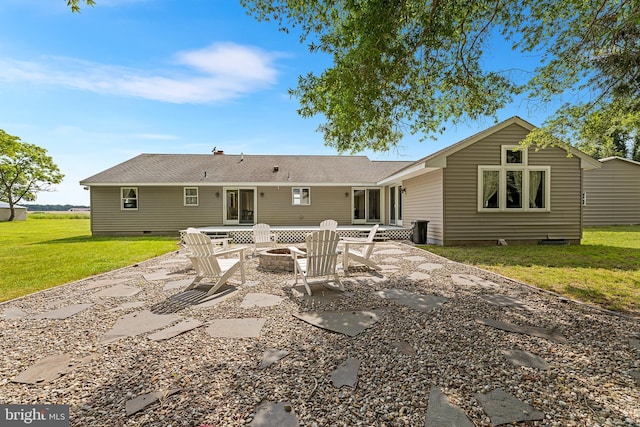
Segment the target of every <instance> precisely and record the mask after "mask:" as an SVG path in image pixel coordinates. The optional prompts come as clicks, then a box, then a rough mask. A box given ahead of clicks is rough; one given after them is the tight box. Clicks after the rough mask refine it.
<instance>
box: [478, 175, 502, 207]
mask: <svg viewBox="0 0 640 427" xmlns="http://www.w3.org/2000/svg"><path fill="white" fill-rule="evenodd" d="M499 183H500V172H499V171H483V172H482V207H483V208H486V209H497V208H499V207H500V206H499V201H500V197H499V192H498V188H499V187H498V186H499Z"/></svg>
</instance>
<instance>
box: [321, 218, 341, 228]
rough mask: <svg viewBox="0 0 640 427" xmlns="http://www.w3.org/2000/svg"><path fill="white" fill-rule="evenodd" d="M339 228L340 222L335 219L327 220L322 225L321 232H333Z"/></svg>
mask: <svg viewBox="0 0 640 427" xmlns="http://www.w3.org/2000/svg"><path fill="white" fill-rule="evenodd" d="M337 228H338V221H336V220H335V219H325V220H324V221H322V222H321V223H320V230H333V231H336V229H337Z"/></svg>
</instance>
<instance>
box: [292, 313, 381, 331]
mask: <svg viewBox="0 0 640 427" xmlns="http://www.w3.org/2000/svg"><path fill="white" fill-rule="evenodd" d="M384 312H385V310H383V309H377V310H364V311H351V310H349V311H324V312H308V313H298V314H294V315H293V316H294V317H297V318H298V319H300V320H303V321H305V322H307V323H310V324H312V325H314V326H317V327H318V328H322V329H327V330H329V331H333V332H338V333H341V334H345V335H348V336H350V337H355V336H356V335H358V334H359V333H361V332H363V331H365V330H366V329H368V328H370V327H371V326H373V325H374V324H375V323H376V322H377V321H378V320H380V317H381V316H382V314H383V313H384Z"/></svg>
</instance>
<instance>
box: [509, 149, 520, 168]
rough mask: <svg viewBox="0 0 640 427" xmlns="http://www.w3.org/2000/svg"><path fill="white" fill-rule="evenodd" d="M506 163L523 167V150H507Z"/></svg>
mask: <svg viewBox="0 0 640 427" xmlns="http://www.w3.org/2000/svg"><path fill="white" fill-rule="evenodd" d="M506 154H507V155H506V161H507V163H508V164H518V165H521V164H522V163H523V160H522V154H523V152H522V151H521V150H507V153H506Z"/></svg>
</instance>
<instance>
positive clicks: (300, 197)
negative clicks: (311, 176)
mask: <svg viewBox="0 0 640 427" xmlns="http://www.w3.org/2000/svg"><path fill="white" fill-rule="evenodd" d="M292 203H293V204H294V205H310V204H311V189H309V188H308V187H307V188H293V189H292Z"/></svg>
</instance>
